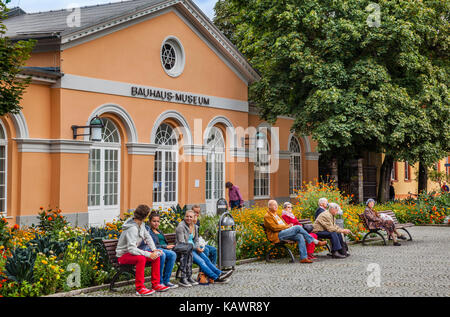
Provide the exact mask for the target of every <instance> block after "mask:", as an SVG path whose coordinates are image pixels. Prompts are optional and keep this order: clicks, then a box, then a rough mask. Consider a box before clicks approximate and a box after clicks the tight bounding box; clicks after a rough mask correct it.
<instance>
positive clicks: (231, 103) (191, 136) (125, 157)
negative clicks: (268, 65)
mask: <svg viewBox="0 0 450 317" xmlns="http://www.w3.org/2000/svg"><path fill="white" fill-rule="evenodd" d="M4 23H5V25H6V27H7V29H8V31H7V34H6V36H9V37H10V38H12V39H17V40H18V39H29V38H34V39H36V40H37V44H36V46H35V49H34V51H33V53H32V56H31V58H30V59H29V60H28V62H27V65H26V67H24V69H23V71H22V75H21V76H27V77H28V76H30V77H31V78H32V82H31V84H30V85H29V86H28V88H27V90H26V92H25V94H24V95H23V99H22V101H21V106H22V110H21V112H20V113H19V114H8V115H6V116H3V117H1V118H0V162H1V166H0V167H1V168H0V175H1V176H2V178H1V181H2V182H1V184H0V195H1V196H0V203H1V211H0V212H1V213H2V215H3V216H5V217H6V218H7V219H8V221H9V223H11V224H15V223H17V224H20V225H30V224H31V223H36V222H37V217H36V216H37V213H38V212H39V207H41V206H42V207H44V208H60V209H61V210H62V211H63V213H64V215H65V216H66V217H67V218H68V220H69V221H70V222H72V223H73V224H76V225H79V226H83V225H102V224H103V223H104V222H107V221H111V220H112V219H114V218H116V219H117V217H119V216H120V215H121V214H122V213H123V212H125V211H128V210H131V209H134V208H135V207H136V206H137V205H139V204H148V205H149V206H151V207H154V208H158V207H162V208H169V207H172V206H174V205H176V204H180V206H184V205H188V206H190V205H192V204H200V205H201V206H202V209H204V210H205V211H206V212H208V213H210V214H212V213H215V208H216V207H215V205H216V202H217V200H218V199H219V198H221V197H225V198H228V197H227V193H226V191H225V182H227V181H231V182H232V183H233V184H236V185H237V186H239V188H240V190H241V193H242V195H243V198H244V200H245V203H246V204H247V205H252V204H265V203H266V201H267V200H268V199H269V198H275V199H278V200H280V201H283V200H289V199H291V198H292V197H293V195H294V194H295V189H299V188H300V186H301V184H302V182H304V181H306V182H308V181H312V180H314V179H316V178H317V176H318V157H319V155H318V153H317V152H316V144H315V143H314V142H313V141H312V139H311V138H310V137H309V136H299V135H294V134H293V133H291V131H290V128H291V126H292V122H293V121H292V119H290V118H278V120H277V122H276V123H275V124H274V125H269V124H268V123H266V122H264V121H262V120H261V119H260V117H259V116H258V114H257V112H255V111H254V110H253V108H252V107H250V106H249V101H248V86H249V85H250V84H251V83H252V82H254V81H257V80H259V79H260V78H259V75H258V73H257V72H256V71H255V70H254V69H253V68H252V67H251V65H249V64H248V62H247V61H246V60H245V58H244V57H243V55H242V54H241V53H240V52H239V51H238V50H237V49H236V48H235V47H234V46H233V45H232V44H231V43H230V41H229V40H228V39H226V38H225V37H224V36H223V34H222V33H221V32H220V31H219V30H218V29H217V28H216V27H215V26H214V25H213V24H212V23H211V21H210V20H209V19H208V18H207V17H206V16H205V15H204V14H203V13H202V12H201V10H200V9H199V8H198V7H197V6H196V5H195V4H193V3H192V2H191V1H190V0H172V1H167V0H165V1H162V0H154V1H148V0H146V1H144V0H132V1H123V2H119V3H111V4H106V5H98V6H89V7H83V8H78V9H77V10H59V11H49V12H41V13H31V14H26V13H24V12H23V11H22V13H19V14H18V15H15V16H12V17H10V18H8V19H7V20H5V21H4ZM96 117H99V118H100V120H101V121H102V124H103V128H102V135H101V138H100V139H99V140H93V139H92V137H91V136H89V135H81V136H77V135H75V136H74V133H75V134H89V131H90V129H89V128H78V129H72V126H88V125H89V124H90V123H91V121H92V119H94V118H96Z"/></svg>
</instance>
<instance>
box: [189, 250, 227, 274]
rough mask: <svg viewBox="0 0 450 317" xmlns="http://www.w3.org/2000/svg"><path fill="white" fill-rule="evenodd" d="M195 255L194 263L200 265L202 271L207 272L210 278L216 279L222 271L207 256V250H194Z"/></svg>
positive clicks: (193, 254)
mask: <svg viewBox="0 0 450 317" xmlns="http://www.w3.org/2000/svg"><path fill="white" fill-rule="evenodd" d="M192 256H193V257H194V263H195V264H197V265H198V266H199V267H200V271H202V272H203V273H205V274H206V275H207V276H208V277H209V278H212V279H213V280H216V279H217V278H218V277H219V275H220V274H222V271H221V270H219V269H218V268H217V267H216V266H215V265H214V264H212V263H211V261H210V260H209V259H208V257H207V256H206V254H205V252H197V251H196V250H194V251H192Z"/></svg>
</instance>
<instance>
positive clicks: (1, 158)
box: [0, 121, 8, 216]
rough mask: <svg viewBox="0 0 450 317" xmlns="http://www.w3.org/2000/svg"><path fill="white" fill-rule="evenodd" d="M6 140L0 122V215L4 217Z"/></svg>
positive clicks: (6, 164) (6, 163)
mask: <svg viewBox="0 0 450 317" xmlns="http://www.w3.org/2000/svg"><path fill="white" fill-rule="evenodd" d="M7 146H8V138H7V137H6V132H5V129H4V127H3V123H1V121H0V215H3V216H6V193H7V166H8V160H7V158H8V148H7Z"/></svg>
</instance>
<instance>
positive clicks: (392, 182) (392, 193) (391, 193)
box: [389, 181, 395, 201]
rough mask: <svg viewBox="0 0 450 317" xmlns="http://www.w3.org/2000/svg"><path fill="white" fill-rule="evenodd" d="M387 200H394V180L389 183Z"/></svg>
mask: <svg viewBox="0 0 450 317" xmlns="http://www.w3.org/2000/svg"><path fill="white" fill-rule="evenodd" d="M389 200H390V201H393V200H395V188H394V181H391V185H390V186H389Z"/></svg>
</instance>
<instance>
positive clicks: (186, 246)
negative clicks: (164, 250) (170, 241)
mask: <svg viewBox="0 0 450 317" xmlns="http://www.w3.org/2000/svg"><path fill="white" fill-rule="evenodd" d="M193 248H194V246H193V245H192V244H190V243H186V242H180V243H177V244H176V245H175V246H174V247H173V249H172V251H173V252H176V253H189V252H191V251H192V250H193Z"/></svg>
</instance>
